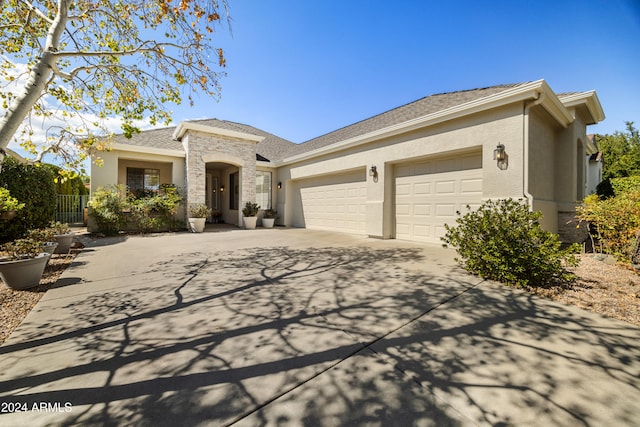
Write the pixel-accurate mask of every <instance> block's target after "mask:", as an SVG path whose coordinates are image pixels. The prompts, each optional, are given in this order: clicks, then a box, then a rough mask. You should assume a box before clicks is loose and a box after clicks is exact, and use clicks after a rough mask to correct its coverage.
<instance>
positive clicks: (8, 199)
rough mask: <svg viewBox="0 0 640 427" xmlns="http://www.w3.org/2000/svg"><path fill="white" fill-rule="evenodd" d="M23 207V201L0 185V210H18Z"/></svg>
mask: <svg viewBox="0 0 640 427" xmlns="http://www.w3.org/2000/svg"><path fill="white" fill-rule="evenodd" d="M22 208H24V203H20V201H19V200H18V199H16V198H15V197H13V196H12V195H11V192H10V191H9V190H7V189H6V188H4V187H0V212H10V211H15V212H17V211H19V210H21V209H22Z"/></svg>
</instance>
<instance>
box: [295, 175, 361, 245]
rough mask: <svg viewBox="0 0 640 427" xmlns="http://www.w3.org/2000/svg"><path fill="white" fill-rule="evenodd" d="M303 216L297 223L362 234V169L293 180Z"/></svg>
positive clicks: (310, 226)
mask: <svg viewBox="0 0 640 427" xmlns="http://www.w3.org/2000/svg"><path fill="white" fill-rule="evenodd" d="M296 184H297V188H298V190H299V197H300V201H301V205H302V206H301V208H302V209H301V210H302V212H301V213H298V214H299V215H300V214H301V215H302V216H303V217H302V218H299V219H298V221H296V222H297V223H298V224H297V225H300V226H304V227H306V228H312V229H320V230H333V231H342V232H347V233H356V234H365V232H366V224H365V221H366V201H367V183H366V171H365V169H364V168H363V169H362V170H358V171H355V172H348V173H342V174H336V175H331V176H324V177H319V178H310V179H305V180H300V181H298V182H297V183H296Z"/></svg>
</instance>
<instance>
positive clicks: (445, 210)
mask: <svg viewBox="0 0 640 427" xmlns="http://www.w3.org/2000/svg"><path fill="white" fill-rule="evenodd" d="M481 203H482V155H481V153H479V152H478V153H473V154H466V155H460V156H456V157H443V158H434V159H429V160H424V161H420V162H412V163H409V164H402V165H397V166H396V238H397V239H401V240H412V241H421V242H429V243H442V242H441V241H440V237H441V236H443V235H444V233H445V231H446V230H445V228H444V224H454V223H455V219H456V211H460V212H463V213H464V212H466V205H470V206H471V207H472V208H477V207H478V206H479V205H480V204H481Z"/></svg>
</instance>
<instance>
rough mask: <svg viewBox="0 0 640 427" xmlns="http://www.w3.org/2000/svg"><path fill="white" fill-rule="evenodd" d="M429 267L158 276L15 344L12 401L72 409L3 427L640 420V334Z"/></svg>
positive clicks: (223, 260) (145, 274) (220, 261)
mask: <svg viewBox="0 0 640 427" xmlns="http://www.w3.org/2000/svg"><path fill="white" fill-rule="evenodd" d="M430 262H432V260H430V259H429V258H428V257H427V256H426V255H425V253H424V252H422V251H421V250H419V249H413V248H397V247H394V248H378V249H368V248H364V247H360V246H352V247H327V248H313V249H292V248H288V247H268V248H258V249H245V250H238V251H235V252H233V253H231V254H229V253H224V252H193V253H186V254H181V255H177V256H175V257H171V258H167V259H163V260H158V261H157V262H156V263H155V264H153V265H151V266H141V267H140V269H139V271H136V272H132V274H131V275H130V277H129V279H128V280H126V286H116V287H113V288H108V290H106V291H104V292H93V293H91V294H88V295H79V296H78V297H77V298H70V299H69V301H68V302H67V303H66V305H64V306H62V307H59V310H57V311H56V312H55V313H52V318H51V320H50V321H49V322H48V323H46V324H44V325H43V324H38V325H36V324H27V325H25V327H24V328H23V330H22V331H21V335H20V337H21V340H20V342H13V341H12V342H10V343H8V344H7V345H5V346H3V347H0V354H1V355H2V359H3V362H0V368H2V369H1V371H2V374H1V375H0V395H1V396H2V398H1V399H2V401H6V400H9V399H10V400H11V401H13V402H24V403H27V404H28V405H31V404H32V403H33V402H70V403H71V404H72V405H73V410H72V411H71V412H68V413H66V412H64V411H61V412H57V413H54V412H49V413H28V414H0V423H4V422H5V419H6V422H7V424H12V423H14V422H15V423H18V422H21V421H22V420H29V422H30V424H33V425H38V424H49V423H50V424H57V425H76V424H82V425H125V424H127V425H130V424H135V425H195V424H198V423H210V424H212V425H230V424H234V423H238V424H245V425H280V424H283V425H286V424H290V425H345V424H354V425H358V424H384V425H414V424H421V425H422V424H425V425H429V424H432V425H458V424H467V423H478V424H483V423H486V424H494V425H495V424H500V423H505V424H510V423H518V422H519V421H521V420H522V419H523V418H522V417H524V419H525V420H526V422H534V421H536V420H537V421H540V422H542V423H544V422H546V421H549V422H550V423H551V424H558V423H562V424H565V423H566V422H567V421H569V422H570V423H572V424H585V425H589V424H591V423H593V422H599V421H602V417H604V416H606V417H613V418H607V421H615V422H616V423H623V424H624V423H629V421H637V418H636V417H637V415H635V414H634V413H632V412H633V411H632V408H633V405H632V402H633V401H634V400H635V401H637V398H638V397H639V393H640V391H639V385H638V380H637V378H638V374H639V373H640V372H639V370H640V361H639V360H638V357H639V356H638V355H639V354H640V348H639V346H638V342H640V341H638V338H640V334H639V333H638V329H637V328H634V327H632V326H630V325H629V327H626V326H625V324H621V323H619V322H611V321H608V320H604V319H600V318H598V317H594V316H590V315H587V314H586V313H584V312H581V311H577V310H572V309H570V308H566V307H563V306H560V305H556V304H551V303H549V302H546V301H542V300H539V299H536V298H533V297H530V296H527V295H525V294H521V293H519V292H514V291H512V290H508V289H503V288H498V287H495V286H493V285H491V284H486V283H481V284H480V285H478V283H479V280H478V279H477V278H475V277H473V276H468V275H466V274H463V273H461V272H456V271H451V272H450V273H449V274H446V275H442V274H431V273H429V271H430V268H429V267H427V268H425V266H429V263H430ZM114 280H116V279H114ZM117 280H122V278H121V277H120V276H119V277H118V279H117ZM612 325H613V326H612ZM612 327H615V328H617V329H612ZM601 382H606V383H607V385H606V386H605V387H603V386H602V384H601ZM611 390H616V391H614V393H624V395H621V396H617V395H616V396H613V395H611ZM590 396H591V397H593V396H596V397H597V399H593V398H592V399H589V397H590ZM603 411H604V412H603Z"/></svg>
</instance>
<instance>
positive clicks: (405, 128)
mask: <svg viewBox="0 0 640 427" xmlns="http://www.w3.org/2000/svg"><path fill="white" fill-rule="evenodd" d="M543 92H544V93H546V94H547V95H546V96H545V99H544V100H543V102H542V105H543V107H544V108H545V109H546V110H547V111H549V113H550V114H551V115H552V116H553V117H554V118H555V119H556V120H557V121H558V122H559V123H560V124H561V125H562V126H563V127H567V126H568V125H569V124H570V123H571V122H573V116H572V115H571V113H570V112H569V111H568V110H567V109H566V108H565V107H564V105H563V104H562V102H560V100H559V99H558V97H557V96H556V95H555V93H554V92H553V91H552V90H551V88H550V87H549V85H548V84H547V83H546V82H545V81H544V80H537V81H534V82H530V83H524V84H522V85H518V86H515V87H513V88H511V89H506V90H504V91H502V92H499V93H496V94H494V95H490V96H487V97H484V98H480V99H476V100H473V101H470V102H466V103H464V104H460V105H457V106H454V107H451V108H447V109H444V110H441V111H438V112H436V113H432V114H428V115H426V116H421V117H418V118H416V119H412V120H408V121H405V122H402V123H399V124H396V125H392V126H388V127H386V128H383V129H379V130H376V131H373V132H369V133H366V134H364V135H359V136H356V137H353V138H349V139H346V140H344V141H340V142H337V143H335V144H331V145H328V146H326V147H321V148H318V149H316V150H312V151H309V152H306V153H302V154H298V155H295V156H291V157H287V158H285V159H283V160H282V161H281V162H279V163H278V166H284V165H287V164H291V163H296V162H299V161H302V160H306V159H309V158H313V157H316V156H320V155H324V154H330V153H333V152H336V151H340V150H343V149H345V148H347V147H349V148H351V147H356V146H359V145H362V144H366V143H369V142H371V141H375V140H379V139H381V138H388V137H392V136H395V135H399V134H403V133H407V132H411V131H414V130H417V129H421V128H425V127H428V126H433V125H435V124H438V123H442V122H445V121H449V120H454V119H458V118H461V117H464V116H468V115H471V114H474V113H478V112H482V111H486V110H490V109H494V108H498V107H501V106H504V105H508V104H512V103H515V102H521V101H526V100H529V99H538V98H539V97H540V94H541V93H543Z"/></svg>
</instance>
